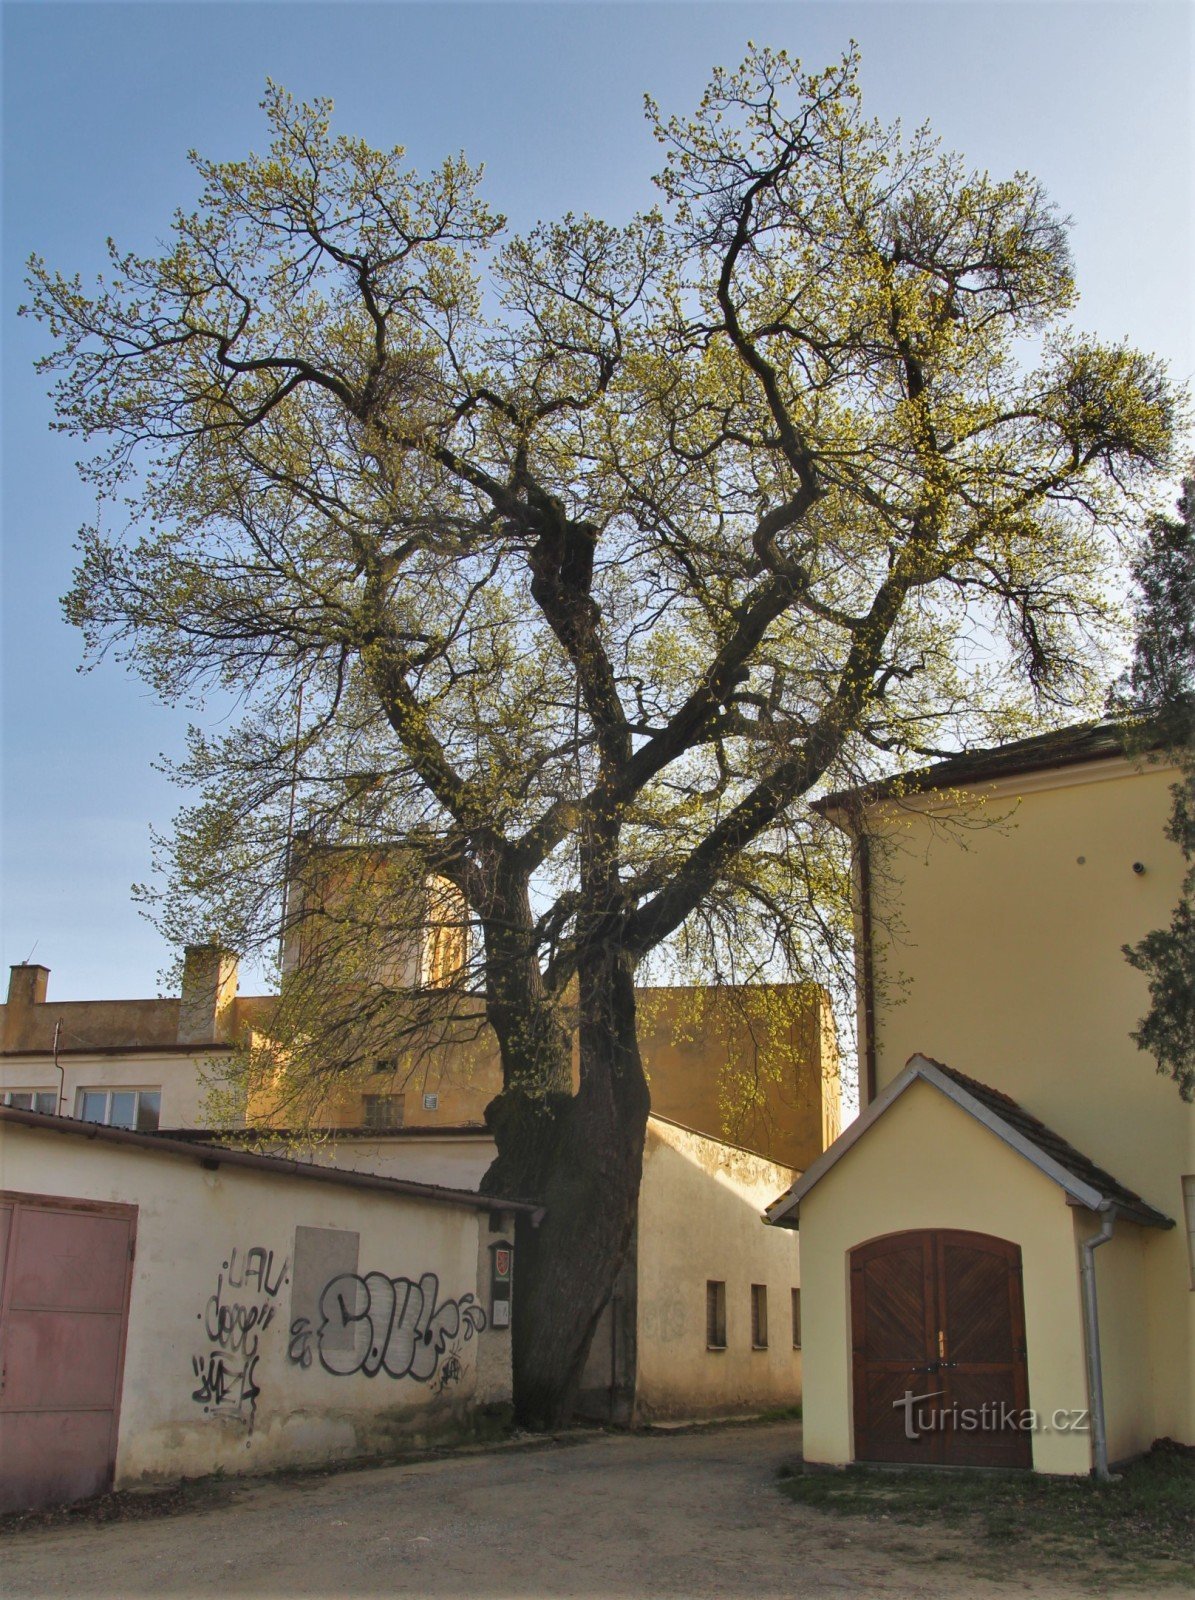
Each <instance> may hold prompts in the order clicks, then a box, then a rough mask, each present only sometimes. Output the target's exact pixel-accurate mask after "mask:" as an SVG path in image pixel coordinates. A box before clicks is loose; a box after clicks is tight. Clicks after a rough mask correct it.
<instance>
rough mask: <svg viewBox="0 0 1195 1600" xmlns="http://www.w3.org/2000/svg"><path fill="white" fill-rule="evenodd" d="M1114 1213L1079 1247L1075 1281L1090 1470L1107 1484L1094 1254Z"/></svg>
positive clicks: (1105, 1237) (1112, 1224) (1107, 1236)
mask: <svg viewBox="0 0 1195 1600" xmlns="http://www.w3.org/2000/svg"><path fill="white" fill-rule="evenodd" d="M1116 1217H1117V1210H1116V1207H1115V1206H1108V1207H1107V1209H1106V1210H1104V1211H1103V1213H1102V1220H1101V1222H1100V1231H1099V1232H1098V1233H1093V1234H1092V1235H1091V1237H1090V1239H1084V1240H1083V1242H1082V1244H1081V1245H1080V1246H1079V1280H1080V1283H1081V1284H1082V1289H1083V1350H1084V1354H1085V1356H1086V1358H1087V1403H1088V1405H1089V1407H1090V1410H1091V1453H1092V1458H1093V1459H1092V1466H1091V1470H1092V1472H1093V1473H1094V1474H1095V1476H1096V1477H1097V1478H1098V1479H1099V1481H1100V1482H1101V1483H1110V1482H1111V1481H1112V1474H1111V1473H1110V1472H1109V1471H1108V1424H1107V1418H1106V1416H1105V1413H1104V1365H1103V1359H1102V1356H1101V1353H1100V1312H1099V1302H1098V1299H1097V1296H1096V1286H1095V1253H1096V1251H1097V1250H1098V1249H1099V1247H1100V1246H1101V1245H1102V1244H1107V1243H1108V1242H1109V1240H1110V1239H1111V1238H1112V1231H1113V1229H1114V1228H1115V1227H1116Z"/></svg>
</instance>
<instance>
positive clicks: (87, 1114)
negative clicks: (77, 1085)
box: [79, 1089, 108, 1122]
mask: <svg viewBox="0 0 1195 1600" xmlns="http://www.w3.org/2000/svg"><path fill="white" fill-rule="evenodd" d="M79 1116H80V1117H81V1118H82V1119H83V1121H84V1122H107V1120H108V1096H107V1095H106V1094H105V1093H104V1091H103V1090H102V1089H80V1090H79Z"/></svg>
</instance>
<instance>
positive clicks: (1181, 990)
mask: <svg viewBox="0 0 1195 1600" xmlns="http://www.w3.org/2000/svg"><path fill="white" fill-rule="evenodd" d="M1178 511H1179V516H1178V520H1177V521H1176V520H1174V519H1172V518H1169V517H1160V516H1159V517H1156V518H1155V519H1154V520H1153V522H1152V523H1151V525H1150V527H1149V530H1148V533H1147V535H1146V538H1145V541H1144V543H1143V545H1142V548H1141V550H1140V552H1139V554H1138V557H1137V560H1136V561H1135V562H1134V564H1133V577H1134V579H1135V581H1136V584H1137V590H1138V602H1137V607H1136V621H1137V639H1136V644H1135V647H1134V651H1133V661H1132V664H1131V666H1130V667H1129V668H1128V670H1127V671H1126V672H1125V674H1124V676H1123V677H1122V678H1121V680H1120V682H1119V683H1118V684H1117V686H1116V689H1115V690H1114V691H1113V694H1112V697H1111V709H1112V710H1113V711H1115V712H1117V713H1118V714H1120V715H1121V716H1123V717H1124V718H1125V719H1126V721H1127V722H1128V724H1129V735H1128V737H1129V744H1130V748H1131V747H1132V745H1133V744H1134V743H1139V742H1140V739H1141V732H1140V730H1141V729H1142V727H1143V726H1148V727H1149V729H1150V732H1151V739H1150V742H1151V744H1153V745H1155V746H1156V745H1157V744H1158V743H1159V742H1160V746H1161V750H1162V752H1163V753H1164V754H1165V755H1166V756H1169V757H1170V759H1172V760H1173V761H1175V762H1176V763H1177V765H1178V769H1179V780H1178V782H1177V783H1176V784H1175V785H1174V786H1173V788H1172V789H1171V791H1170V792H1171V795H1172V796H1173V800H1174V804H1173V806H1172V808H1171V812H1170V818H1169V821H1168V822H1167V824H1166V837H1167V838H1168V839H1172V840H1173V841H1174V843H1175V844H1176V845H1177V846H1178V847H1179V849H1180V850H1181V851H1182V853H1183V859H1184V861H1185V862H1186V864H1187V870H1186V873H1185V875H1184V877H1183V884H1182V891H1181V893H1180V895H1179V900H1178V904H1177V905H1176V906H1175V908H1174V914H1173V916H1172V917H1171V919H1170V925H1169V927H1166V928H1155V929H1154V930H1153V931H1152V932H1151V933H1148V934H1146V936H1145V938H1144V939H1142V940H1140V942H1139V943H1137V944H1135V945H1125V947H1124V954H1125V959H1126V960H1127V961H1128V962H1129V964H1130V965H1131V966H1133V967H1135V968H1136V969H1137V971H1138V972H1143V973H1145V974H1146V976H1147V977H1148V979H1149V994H1150V1005H1149V1010H1148V1012H1147V1013H1146V1014H1145V1016H1144V1017H1143V1018H1142V1020H1141V1024H1140V1026H1139V1027H1138V1028H1136V1029H1135V1030H1134V1031H1133V1033H1132V1034H1131V1035H1130V1037H1131V1038H1132V1039H1133V1040H1134V1042H1135V1043H1136V1044H1137V1046H1138V1047H1139V1048H1140V1049H1142V1050H1148V1051H1149V1052H1150V1053H1151V1055H1153V1056H1154V1057H1155V1059H1156V1060H1157V1063H1158V1071H1159V1072H1163V1073H1168V1074H1169V1076H1170V1077H1172V1078H1173V1079H1174V1081H1175V1083H1176V1084H1177V1085H1178V1092H1179V1094H1180V1095H1182V1097H1183V1099H1184V1100H1191V1099H1195V477H1189V478H1187V479H1185V480H1184V482H1183V492H1182V495H1181V497H1180V499H1179V502H1178Z"/></svg>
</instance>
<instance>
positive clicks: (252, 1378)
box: [191, 1245, 290, 1432]
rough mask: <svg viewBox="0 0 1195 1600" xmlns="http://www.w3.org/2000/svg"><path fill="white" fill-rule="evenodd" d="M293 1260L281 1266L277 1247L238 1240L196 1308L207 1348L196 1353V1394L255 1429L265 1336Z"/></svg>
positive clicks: (212, 1409) (210, 1410) (212, 1410)
mask: <svg viewBox="0 0 1195 1600" xmlns="http://www.w3.org/2000/svg"><path fill="white" fill-rule="evenodd" d="M289 1266H290V1262H289V1260H288V1259H287V1258H285V1257H284V1258H283V1260H282V1262H281V1264H280V1265H278V1266H277V1267H275V1264H274V1252H273V1251H272V1250H267V1249H265V1247H264V1246H262V1245H254V1246H253V1247H252V1248H251V1249H248V1250H246V1251H244V1252H243V1253H242V1252H240V1251H239V1250H238V1249H237V1248H236V1246H234V1247H233V1248H232V1249H231V1250H230V1251H229V1252H228V1259H227V1260H226V1261H224V1262H223V1263H222V1264H221V1269H220V1271H219V1272H218V1273H217V1275H216V1287H215V1289H214V1290H213V1291H212V1293H211V1294H210V1295H209V1296H208V1299H207V1304H206V1305H205V1306H204V1308H203V1310H202V1311H197V1312H196V1313H195V1317H196V1320H197V1321H198V1322H201V1323H202V1324H203V1332H204V1335H205V1342H206V1348H205V1349H204V1350H203V1351H202V1352H201V1353H200V1354H199V1355H196V1356H192V1358H191V1367H192V1371H193V1373H194V1376H195V1378H196V1379H197V1380H198V1383H197V1387H196V1388H195V1389H194V1390H193V1391H192V1394H191V1398H192V1400H194V1401H195V1402H196V1403H197V1404H198V1405H201V1406H202V1407H203V1409H204V1411H205V1412H206V1413H207V1414H208V1415H209V1416H221V1417H233V1418H235V1419H237V1420H238V1421H241V1422H245V1423H247V1424H248V1426H249V1430H250V1432H252V1430H253V1419H254V1417H255V1415H256V1413H257V1397H258V1395H260V1393H261V1389H260V1388H259V1387H258V1384H257V1379H256V1372H257V1361H258V1349H259V1346H260V1343H261V1336H262V1334H263V1333H264V1332H265V1330H266V1329H267V1328H268V1327H269V1326H270V1324H271V1322H273V1320H274V1316H275V1312H276V1310H277V1298H278V1291H279V1290H280V1289H281V1288H282V1286H283V1284H284V1283H286V1282H287V1268H288V1267H289Z"/></svg>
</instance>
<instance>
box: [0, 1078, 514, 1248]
mask: <svg viewBox="0 0 1195 1600" xmlns="http://www.w3.org/2000/svg"><path fill="white" fill-rule="evenodd" d="M5 1126H13V1127H25V1128H32V1129H34V1130H36V1131H37V1132H39V1133H57V1134H66V1135H69V1136H73V1137H75V1138H79V1139H89V1140H92V1141H97V1142H99V1143H102V1144H103V1143H108V1144H122V1145H127V1146H129V1147H131V1148H133V1149H140V1150H144V1151H147V1152H151V1153H153V1154H155V1155H172V1156H183V1157H186V1158H188V1159H189V1160H191V1161H197V1162H198V1163H199V1164H200V1166H203V1167H207V1168H209V1169H213V1168H215V1167H222V1166H227V1167H246V1168H248V1169H250V1170H252V1171H256V1172H259V1173H261V1172H274V1173H278V1174H280V1175H282V1176H284V1177H288V1178H302V1179H304V1180H305V1181H306V1182H308V1183H334V1184H339V1185H341V1186H342V1187H343V1188H347V1189H374V1190H377V1191H379V1192H380V1193H383V1194H395V1195H399V1194H402V1195H407V1196H409V1197H410V1198H412V1199H416V1200H431V1201H434V1202H436V1203H437V1204H439V1205H456V1206H468V1207H470V1208H471V1209H472V1210H474V1211H521V1212H524V1213H526V1214H527V1215H528V1216H530V1218H531V1221H532V1224H533V1225H534V1226H537V1227H538V1225H539V1223H540V1221H541V1220H542V1218H543V1216H544V1207H543V1206H541V1205H538V1204H537V1203H536V1202H535V1201H533V1200H508V1199H503V1198H500V1197H499V1196H497V1195H488V1194H478V1193H477V1191H476V1190H475V1189H446V1188H442V1187H441V1186H440V1185H439V1184H435V1183H416V1182H415V1181H414V1180H413V1179H410V1178H383V1177H379V1176H377V1175H375V1174H374V1173H370V1172H346V1171H342V1170H340V1169H339V1168H337V1167H321V1166H316V1165H314V1164H313V1163H311V1162H305V1161H291V1160H288V1159H287V1158H286V1157H285V1156H259V1155H255V1154H253V1152H252V1151H249V1150H233V1149H229V1148H228V1146H226V1145H218V1144H211V1145H208V1144H192V1143H190V1142H189V1141H186V1140H183V1139H173V1138H171V1137H170V1136H169V1134H162V1133H135V1132H134V1131H133V1130H132V1129H131V1128H109V1127H105V1126H104V1125H103V1124H102V1123H99V1122H80V1121H78V1119H77V1118H75V1117H55V1116H44V1115H43V1114H42V1113H40V1112H37V1111H19V1110H17V1109H16V1108H15V1107H13V1106H0V1127H5Z"/></svg>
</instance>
